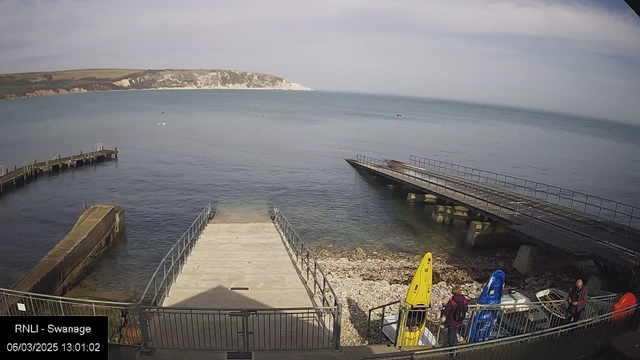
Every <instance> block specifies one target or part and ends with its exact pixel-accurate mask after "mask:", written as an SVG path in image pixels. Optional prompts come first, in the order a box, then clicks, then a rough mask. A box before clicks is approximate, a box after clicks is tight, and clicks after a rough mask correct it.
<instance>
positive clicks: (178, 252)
mask: <svg viewBox="0 0 640 360" xmlns="http://www.w3.org/2000/svg"><path fill="white" fill-rule="evenodd" d="M211 212H212V210H211V203H209V204H208V205H207V206H206V207H205V208H204V210H202V212H200V215H198V217H197V218H196V219H195V220H194V221H193V223H192V224H191V226H189V228H188V229H187V230H186V231H185V232H184V234H182V236H181V237H180V239H178V241H177V242H176V243H175V244H174V245H173V246H172V247H171V249H169V251H168V252H167V254H166V255H165V256H164V258H162V260H161V261H160V264H158V267H157V268H156V271H154V273H153V275H152V276H151V279H150V280H149V283H148V284H147V287H146V288H145V289H144V292H143V293H142V296H140V300H139V303H140V304H144V302H145V299H146V298H147V293H149V292H150V290H151V285H153V297H151V299H150V301H149V302H148V303H147V304H146V305H158V304H160V303H161V302H162V300H163V299H164V297H165V296H166V295H167V294H168V293H169V289H170V288H171V285H172V284H173V281H174V280H175V277H176V275H177V274H178V273H179V272H180V271H181V270H182V266H183V265H184V263H185V261H186V259H187V257H188V256H189V254H190V253H191V250H192V249H193V246H194V245H195V243H196V241H197V239H198V237H199V236H200V233H201V232H202V230H203V229H204V227H205V226H206V224H207V222H208V221H209V216H210V215H211ZM169 260H171V262H170V263H169ZM168 263H169V268H168V269H167V264H168ZM161 270H162V272H161ZM160 274H162V279H161V280H160V283H159V284H158V277H159V276H160ZM163 287H164V291H163Z"/></svg>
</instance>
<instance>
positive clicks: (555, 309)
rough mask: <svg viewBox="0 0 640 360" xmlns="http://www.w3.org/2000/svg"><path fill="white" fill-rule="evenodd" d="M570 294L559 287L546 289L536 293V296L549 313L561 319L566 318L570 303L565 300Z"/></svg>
mask: <svg viewBox="0 0 640 360" xmlns="http://www.w3.org/2000/svg"><path fill="white" fill-rule="evenodd" d="M568 295H569V294H568V293H566V292H564V291H562V290H558V289H553V288H552V289H544V290H542V291H538V292H537V293H536V298H538V301H540V302H541V303H542V306H544V307H545V309H547V311H548V312H549V314H551V315H553V316H554V317H556V318H559V319H561V320H564V319H566V317H567V309H568V307H569V304H568V303H567V302H566V301H565V300H566V298H567V296H568Z"/></svg>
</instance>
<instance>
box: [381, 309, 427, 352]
mask: <svg viewBox="0 0 640 360" xmlns="http://www.w3.org/2000/svg"><path fill="white" fill-rule="evenodd" d="M382 324H383V326H382V333H383V334H384V336H386V337H387V339H389V341H391V342H392V343H394V344H395V342H396V333H397V332H398V315H389V316H385V317H384V319H382ZM435 344H436V337H435V336H433V334H432V333H431V331H429V329H427V327H426V326H425V328H424V331H423V332H422V335H421V336H420V340H418V345H435Z"/></svg>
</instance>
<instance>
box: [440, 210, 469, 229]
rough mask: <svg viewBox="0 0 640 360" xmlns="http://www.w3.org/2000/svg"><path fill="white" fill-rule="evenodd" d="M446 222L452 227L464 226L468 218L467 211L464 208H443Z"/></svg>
mask: <svg viewBox="0 0 640 360" xmlns="http://www.w3.org/2000/svg"><path fill="white" fill-rule="evenodd" d="M444 213H445V218H446V220H445V221H446V222H448V223H449V225H453V226H466V225H467V218H468V217H469V209H467V208H466V207H464V206H445V209H444Z"/></svg>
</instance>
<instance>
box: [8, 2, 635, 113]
mask: <svg viewBox="0 0 640 360" xmlns="http://www.w3.org/2000/svg"><path fill="white" fill-rule="evenodd" d="M76 68H143V69H156V68H207V69H208V68H210V69H237V70H248V71H253V72H263V73H268V74H274V75H279V76H283V77H285V78H286V79H288V80H290V81H292V82H297V83H301V84H303V85H306V86H309V87H312V88H315V89H325V90H349V91H360V92H373V93H389V94H400V95H411V96H422V97H432V98H440V99H452V100H462V101H473V102H486V103H492V104H501V105H507V106H516V107H526V108H534V109H543V110H549V111H556V112H563V113H573V114H581V115H586V116H593V117H600V118H607V119H612V120H618V121H625V122H630V123H637V124H640V95H639V94H640V18H639V17H638V16H637V15H636V14H635V13H634V12H633V11H632V10H631V9H630V8H629V7H628V5H626V4H625V2H624V1H623V0H602V1H595V0H591V1H588V0H581V1H577V0H546V1H537V0H526V1H525V0H512V1H507V0H502V1H499V0H447V1H442V0H433V1H432V0H406V1H405V0H393V1H392V0H385V1H378V0H322V1H311V0H278V1H259V0H232V1H231V0H225V1H218V0H193V1H192V0H182V1H176V0H108V1H104V0H60V1H55V0H46V1H37V0H0V73H11V72H28V71H47V70H61V69H76Z"/></svg>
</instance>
